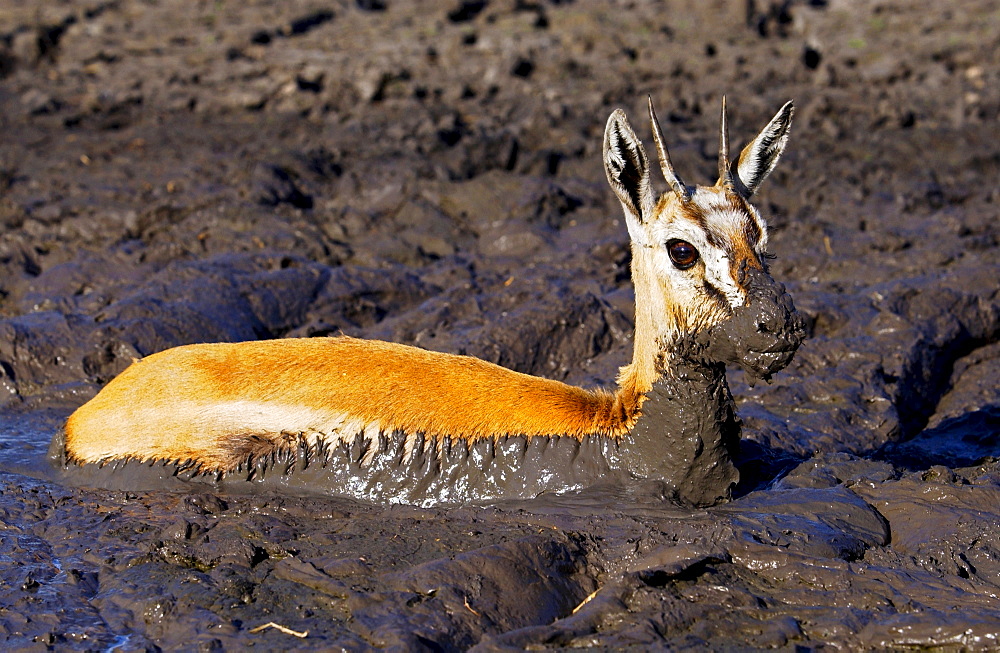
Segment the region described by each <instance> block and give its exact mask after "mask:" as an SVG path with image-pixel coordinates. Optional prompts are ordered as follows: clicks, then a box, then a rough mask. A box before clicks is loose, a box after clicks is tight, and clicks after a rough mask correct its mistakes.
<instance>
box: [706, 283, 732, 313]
mask: <svg viewBox="0 0 1000 653" xmlns="http://www.w3.org/2000/svg"><path fill="white" fill-rule="evenodd" d="M702 287H703V288H704V289H705V294H706V295H707V296H708V297H709V298H710V299H711V300H712V301H714V302H715V303H717V304H720V305H721V306H724V307H726V308H727V309H728V308H730V306H729V300H728V299H727V298H726V295H725V293H723V292H722V291H721V290H719V289H718V288H716V287H715V286H713V285H712V284H711V283H709V281H708V280H707V279H706V280H704V281H703V282H702Z"/></svg>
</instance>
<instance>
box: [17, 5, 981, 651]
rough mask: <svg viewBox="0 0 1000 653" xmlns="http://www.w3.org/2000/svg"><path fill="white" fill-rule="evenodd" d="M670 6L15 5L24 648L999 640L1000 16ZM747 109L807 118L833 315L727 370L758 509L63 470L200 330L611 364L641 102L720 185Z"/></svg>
mask: <svg viewBox="0 0 1000 653" xmlns="http://www.w3.org/2000/svg"><path fill="white" fill-rule="evenodd" d="M637 4H638V5H639V6H634V7H626V6H624V5H621V6H619V5H617V4H609V5H607V6H600V7H599V6H597V5H595V4H591V3H548V2H541V3H516V2H513V0H511V1H509V2H504V1H501V0H491V1H490V2H486V3H473V2H459V1H458V0H456V1H455V2H453V3H450V4H446V5H440V4H436V3H435V4H428V5H427V6H426V7H417V6H416V4H414V5H410V3H397V2H392V1H391V0H390V1H386V2H381V3H379V2H351V3H347V2H344V3H337V2H334V3H328V4H322V5H316V4H310V3H305V2H304V3H299V4H293V5H287V6H285V8H283V9H281V10H277V9H273V8H271V7H270V5H269V4H268V3H254V2H247V3H240V5H239V6H229V5H228V4H227V3H221V4H220V3H215V4H212V5H206V6H205V7H200V8H196V9H193V8H191V7H190V5H188V4H185V8H184V9H183V10H180V9H178V8H177V7H175V6H173V4H172V3H170V2H165V3H160V4H159V5H156V6H150V5H148V4H142V5H141V6H139V5H138V4H133V3H130V2H123V3H117V4H98V3H85V2H80V3H60V4H59V5H55V6H53V7H48V6H46V7H45V8H44V9H42V10H38V9H36V8H33V7H32V8H23V7H21V6H19V5H14V4H12V3H7V5H5V6H3V7H2V11H0V37H2V38H0V125H2V132H3V134H4V137H3V139H2V140H0V470H2V471H0V487H2V488H3V489H2V491H0V528H2V534H0V549H2V550H0V578H2V582H0V641H2V642H3V646H4V648H5V649H11V650H27V649H31V650H40V649H44V648H53V649H56V650H90V649H112V648H114V649H116V650H137V649H152V648H154V647H160V648H164V649H174V648H181V649H204V650H219V649H227V650H240V649H243V648H245V647H247V646H249V645H251V644H252V645H254V646H262V647H266V648H281V649H303V650H316V649H324V648H334V647H342V648H347V649H351V650H365V649H369V648H372V647H397V648H407V649H419V648H439V649H441V648H443V649H446V650H450V649H466V648H473V647H478V648H479V649H480V650H500V649H505V650H509V649H513V648H525V647H532V648H538V647H552V648H561V647H575V646H585V645H592V646H601V647H606V648H621V647H624V646H629V645H631V646H636V647H640V648H650V647H669V648H673V649H685V648H703V647H704V646H706V644H711V645H713V646H715V647H740V648H745V647H776V648H781V649H791V648H794V647H796V646H800V645H804V646H819V645H822V644H831V645H838V646H841V647H844V648H858V647H870V648H878V647H903V646H942V647H956V648H957V647H966V648H970V649H987V648H993V647H995V646H996V641H997V637H998V636H1000V626H998V624H1000V602H998V601H997V599H996V598H995V597H996V595H997V592H998V588H997V580H996V579H997V578H1000V569H998V565H997V560H1000V535H998V533H1000V508H998V506H1000V496H998V493H1000V463H998V462H997V461H998V458H1000V417H998V415H1000V390H998V388H1000V382H998V381H1000V344H998V343H1000V297H998V282H997V279H998V278H1000V265H998V263H1000V261H998V258H1000V257H998V248H997V244H998V240H1000V236H998V229H1000V227H998V224H1000V222H998V220H997V208H996V207H997V204H998V201H1000V195H998V192H997V190H996V188H995V186H996V184H995V183H994V182H995V180H996V179H997V177H998V172H1000V146H998V145H997V144H996V138H995V136H996V126H997V118H998V111H1000V95H998V94H1000V90H998V89H1000V84H998V77H1000V62H998V57H1000V54H998V53H1000V47H998V45H1000V44H998V43H997V39H998V37H997V34H1000V30H998V29H997V27H998V21H1000V17H998V15H997V13H996V7H994V6H993V4H992V3H990V2H986V1H985V0H983V1H981V2H980V1H975V0H969V1H967V2H961V3H952V5H950V6H949V12H950V13H949V15H948V16H947V17H946V19H942V18H943V17H942V16H938V15H927V12H924V11H922V10H921V9H920V8H919V7H916V6H915V7H912V8H911V7H908V6H905V5H904V6H894V7H892V8H889V7H887V6H883V5H881V4H879V3H874V2H870V3H869V2H860V3H850V4H848V3H843V2H828V3H805V2H803V3H795V2H792V3H763V2H756V3H747V4H746V6H743V5H736V4H733V3H729V4H726V5H720V6H719V7H715V6H708V5H706V6H704V7H701V6H699V7H696V8H692V7H681V6H679V5H676V6H675V5H673V4H671V3H667V4H664V5H662V6H661V5H654V4H649V5H645V4H641V3H637ZM165 17H169V20H165ZM723 93H726V94H728V97H729V105H730V111H731V122H732V124H731V134H732V137H733V139H734V140H740V139H741V138H746V137H747V136H749V135H750V134H751V132H753V131H754V130H755V129H756V128H759V126H760V125H761V124H762V123H763V121H765V120H766V119H767V118H768V117H770V116H771V115H773V112H774V111H775V110H776V109H777V108H778V107H780V106H781V105H782V103H783V102H784V101H786V100H787V99H789V98H794V99H795V101H796V106H797V114H796V118H795V122H794V124H793V127H792V136H791V144H790V146H789V150H788V152H787V153H786V155H785V157H784V158H783V160H782V162H781V163H780V164H779V166H778V169H777V170H776V172H775V173H774V175H772V177H771V178H769V179H768V180H767V182H765V184H764V187H763V188H762V190H761V193H760V196H759V197H757V198H756V199H757V201H758V204H759V206H760V207H761V209H762V212H763V213H764V215H765V217H766V218H767V219H768V221H769V223H770V224H771V235H770V249H771V250H772V252H773V253H774V254H776V255H777V259H775V260H774V261H773V262H772V273H773V275H774V276H775V278H777V279H778V280H779V281H782V282H783V283H785V284H786V286H787V287H788V290H789V292H790V293H791V295H792V296H793V297H794V299H795V304H796V307H797V308H798V309H799V311H800V312H801V313H803V315H804V316H805V318H806V329H807V331H808V333H809V336H810V337H809V339H808V340H806V341H805V343H804V344H803V345H802V347H801V348H800V349H799V351H798V352H797V354H796V356H795V359H794V360H793V361H792V363H791V365H790V366H789V367H788V368H787V369H785V370H784V371H782V372H779V373H778V374H775V375H774V378H773V380H772V383H771V384H764V383H756V384H754V385H753V386H752V387H751V386H750V384H749V383H747V381H748V379H747V378H745V377H744V375H743V373H742V372H739V371H730V373H729V384H730V386H731V388H732V392H733V395H734V397H735V400H736V403H737V410H738V412H739V415H740V417H741V419H742V420H743V439H742V442H741V446H740V452H739V455H738V456H737V458H736V460H735V463H736V466H737V467H738V469H739V472H740V484H739V486H737V488H736V491H735V495H736V496H735V499H734V500H733V501H732V502H730V503H728V504H725V505H723V506H718V507H713V508H710V509H706V510H699V511H692V510H690V509H684V508H681V507H679V506H677V505H675V504H673V503H672V502H671V501H670V500H669V499H668V498H666V494H668V493H665V492H664V491H663V488H662V487H658V486H656V484H651V485H643V484H639V485H609V486H597V487H592V488H589V489H587V490H584V491H580V492H576V493H570V494H565V495H556V496H543V497H541V498H539V499H535V500H531V501H520V502H511V501H508V502H501V503H493V504H480V505H466V506H459V507H436V508H417V507H412V506H404V505H394V506H385V505H377V504H372V503H365V502H359V501H350V500H346V499H336V498H330V497H316V496H301V495H299V494H297V493H295V492H289V491H280V492H278V491H276V489H274V488H260V489H259V490H256V491H255V492H251V493H243V492H232V491H229V490H227V489H225V488H221V489H220V488H214V487H204V486H192V485H191V484H190V483H182V482H177V483H175V484H174V485H175V487H173V488H169V491H164V490H162V489H161V490H157V491H144V490H138V489H129V488H121V489H117V490H97V489H87V488H79V487H72V486H69V485H66V484H64V483H62V482H60V481H59V479H57V478H55V477H54V476H53V472H51V471H50V468H49V467H48V466H47V464H46V462H45V452H46V449H47V447H48V443H49V440H50V438H51V437H52V435H53V433H55V431H56V430H57V429H58V425H59V423H60V422H61V420H62V419H64V417H65V416H66V415H67V414H68V413H69V412H71V411H72V409H73V408H74V407H75V406H77V405H79V404H81V403H82V402H84V401H85V400H86V399H87V398H89V397H90V396H93V394H94V393H95V392H96V390H97V389H98V388H99V387H100V386H101V385H102V384H103V383H105V382H107V380H109V379H110V378H112V377H113V376H114V375H115V374H116V373H117V372H119V371H121V370H122V369H123V368H124V367H125V366H126V365H127V364H128V363H129V362H130V360H131V358H132V357H137V356H144V355H148V354H150V353H152V352H154V351H157V350H160V349H163V348H166V347H169V346H174V345H177V344H181V343H185V342H201V341H236V340H246V339H255V338H265V337H282V336H289V335H296V336H309V335H321V334H335V333H339V332H344V333H348V334H350V335H356V336H363V337H375V338H382V339H387V340H393V341H397V342H405V343H409V344H416V345H419V346H423V347H427V348H431V349H438V350H442V351H451V352H458V353H469V354H474V355H476V356H480V357H482V358H485V359H488V360H491V361H494V362H498V363H500V364H503V365H506V366H509V367H513V368H515V369H518V370H520V371H525V372H530V373H534V374H541V375H544V376H549V377H552V378H557V379H560V380H566V381H569V382H572V383H578V384H583V385H595V384H607V383H610V382H611V381H612V380H613V378H614V375H615V373H616V370H617V367H618V366H619V365H621V364H623V363H625V362H626V361H627V359H628V356H629V352H630V332H631V327H632V313H631V310H632V309H631V303H632V298H631V288H630V284H629V281H628V262H629V261H628V248H627V242H628V241H627V235H626V234H625V231H624V224H623V223H622V220H621V218H620V214H619V208H618V207H617V206H616V202H615V201H614V199H613V195H612V194H611V193H610V192H609V191H608V190H607V188H606V182H605V181H604V179H603V170H602V169H601V165H600V134H601V131H602V129H603V124H604V121H605V119H606V118H607V116H608V114H609V113H610V112H611V110H612V109H613V108H615V107H622V108H624V109H625V110H626V111H627V112H628V113H629V115H630V116H631V117H632V119H633V124H634V125H636V127H637V129H639V130H640V132H641V128H640V125H642V124H643V122H642V118H641V116H642V115H643V113H642V110H643V107H644V104H645V95H646V94H652V95H653V97H654V99H655V100H656V101H657V106H658V107H662V108H661V109H660V111H659V113H660V114H661V115H660V117H661V121H662V122H663V123H664V130H665V132H666V137H667V139H668V142H669V145H670V148H671V155H672V158H673V160H674V164H675V166H676V167H677V168H678V170H679V172H680V173H681V175H682V176H683V177H684V178H685V179H688V180H689V181H694V180H697V181H699V182H702V183H704V182H706V181H711V180H712V179H714V177H713V175H712V173H713V171H714V169H715V160H714V157H715V152H716V150H715V144H716V132H715V119H716V118H715V116H716V113H715V112H716V108H717V106H718V100H719V97H720V96H721V95H722V94H723ZM647 142H648V141H647ZM658 183H660V184H662V182H658ZM662 188H663V186H661V189H662ZM174 480H176V479H174ZM595 592H596V593H595ZM588 597H589V600H587V599H588ZM720 607H721V608H722V609H720ZM577 608H579V609H577ZM268 622H275V623H278V624H280V625H282V626H285V627H287V628H288V629H291V630H294V631H297V632H300V633H302V632H306V631H308V634H307V635H306V636H305V637H304V638H299V637H297V636H296V635H294V634H289V633H287V632H282V631H281V630H278V629H275V628H268V629H265V630H263V631H259V632H251V631H252V630H253V629H254V628H255V627H257V626H262V625H264V624H267V623H268Z"/></svg>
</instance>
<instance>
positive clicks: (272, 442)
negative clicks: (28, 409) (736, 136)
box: [52, 99, 802, 505]
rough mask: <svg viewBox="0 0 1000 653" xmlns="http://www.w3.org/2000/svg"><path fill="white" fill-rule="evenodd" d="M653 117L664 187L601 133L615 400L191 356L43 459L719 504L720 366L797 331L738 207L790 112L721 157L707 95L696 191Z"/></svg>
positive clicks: (616, 137)
mask: <svg viewBox="0 0 1000 653" xmlns="http://www.w3.org/2000/svg"><path fill="white" fill-rule="evenodd" d="M649 116H650V120H651V122H652V129H653V137H654V141H655V144H656V150H657V153H658V155H659V160H660V167H661V169H662V171H663V174H664V176H665V177H666V180H667V183H668V184H669V186H670V190H669V191H668V192H667V193H665V194H663V195H662V196H659V197H657V196H656V195H655V194H654V193H653V190H652V188H651V185H650V178H649V165H648V160H647V157H646V153H645V150H644V149H643V146H642V144H641V142H640V141H639V139H638V138H636V135H635V133H634V132H633V131H632V128H631V127H630V125H629V123H628V121H627V119H626V118H625V114H624V113H623V112H622V111H621V110H616V111H615V112H614V113H612V114H611V117H610V118H609V120H608V124H607V129H606V131H605V136H604V166H605V170H606V172H607V177H608V181H609V183H610V184H611V188H612V189H613V190H614V192H615V194H616V195H617V196H618V199H619V200H620V201H621V205H622V207H623V209H624V211H625V218H626V222H627V225H628V233H629V236H630V238H631V241H632V278H633V282H634V285H635V297H636V314H635V339H634V354H633V358H632V362H631V363H630V364H629V365H626V366H625V367H623V368H622V369H621V372H620V374H619V378H618V387H617V389H615V390H614V391H606V390H585V389H581V388H577V387H573V386H569V385H566V384H563V383H560V382H558V381H552V380H548V379H543V378H539V377H534V376H529V375H526V374H521V373H518V372H514V371H511V370H508V369H504V368H502V367H499V366H497V365H494V364H491V363H487V362H484V361H482V360H478V359H475V358H471V357H466V356H457V355H451V354H443V353H437V352H431V351H425V350H421V349H417V348H415V347H409V346H404V345H398V344H392V343H387V342H378V341H367V340H358V339H354V338H348V337H333V338H307V339H285V340H271V341H258V342H243V343H218V344H198V345H188V346H183V347H177V348H175V349H170V350H167V351H163V352H160V353H157V354H154V355H152V356H149V357H148V358H146V359H144V360H141V361H138V362H135V363H133V364H132V365H131V366H130V367H129V368H128V369H126V370H125V371H124V372H122V373H121V374H120V375H119V376H118V377H117V378H115V379H114V380H113V381H111V382H110V383H109V384H108V385H107V386H106V387H105V388H104V389H103V390H102V391H101V392H100V393H99V394H98V395H97V396H96V397H94V398H93V399H92V400H90V401H89V402H87V403H86V404H85V405H83V406H82V407H80V408H79V409H78V410H77V411H76V412H75V413H73V415H72V416H70V418H69V420H68V421H67V422H66V424H65V428H64V430H63V432H62V433H61V434H60V435H59V436H57V438H56V440H55V441H54V442H53V449H52V451H53V455H54V457H55V458H56V459H59V460H62V461H63V462H64V463H76V464H85V463H98V464H100V465H104V464H105V463H115V465H113V466H112V469H114V468H115V467H116V466H121V465H124V463H125V461H130V460H131V461H147V462H148V461H164V462H167V463H170V464H176V466H175V467H174V469H175V471H176V470H177V469H182V470H183V469H193V470H195V471H197V472H199V473H197V474H191V476H193V477H194V479H198V478H200V479H202V480H203V481H204V479H206V478H207V479H209V481H206V482H213V483H232V482H234V479H238V478H239V477H240V476H242V479H243V480H244V481H245V480H247V478H248V476H249V477H250V478H253V477H254V476H255V475H256V476H257V477H258V478H259V476H260V475H261V474H263V473H264V472H268V473H269V474H270V475H271V476H275V475H277V476H281V477H282V478H284V479H286V480H284V481H282V484H286V485H287V484H288V479H289V478H294V477H295V476H303V477H305V478H308V479H309V480H307V481H304V482H303V483H304V485H305V486H309V485H312V484H314V483H321V484H322V485H323V486H324V487H325V488H326V489H327V491H328V492H329V493H333V494H348V495H353V496H357V497H362V498H370V499H374V500H382V501H406V502H415V503H425V504H427V503H434V502H436V501H461V500H468V499H473V500H474V499H483V500H485V499H493V498H500V497H530V496H535V495H537V494H539V493H541V492H545V491H564V490H568V489H573V488H578V487H582V486H586V485H593V484H596V483H601V482H609V481H610V482H618V481H627V480H629V479H636V478H642V479H653V480H655V481H659V482H661V483H662V484H663V485H664V486H665V487H666V490H667V491H668V493H669V494H671V495H672V496H674V497H676V498H678V499H680V500H683V501H686V502H688V503H692V504H696V505H707V504H712V503H716V502H718V501H720V500H724V499H726V498H727V497H728V496H729V494H730V492H731V489H732V486H733V485H734V484H735V482H736V481H737V479H738V474H737V472H736V469H735V467H734V466H733V464H732V462H731V460H730V453H731V451H732V450H733V449H734V448H735V447H736V446H737V444H738V440H739V420H738V419H737V418H736V416H735V412H734V408H733V402H732V397H731V395H730V393H729V389H728V386H727V385H726V380H725V363H727V362H728V363H734V364H739V365H740V366H742V367H743V368H744V369H745V370H746V372H747V373H748V375H750V378H751V379H753V378H755V377H758V376H760V377H764V378H767V377H768V376H769V375H770V374H772V373H773V372H775V371H777V370H779V369H781V368H783V367H784V366H785V365H787V363H788V362H789V361H790V360H791V357H792V355H793V354H794V352H795V350H796V348H797V347H798V345H799V343H800V342H801V339H802V325H801V321H800V320H799V318H798V316H797V315H796V314H795V310H794V308H793V307H792V304H791V300H790V298H789V297H788V295H787V294H785V292H784V288H783V287H782V286H781V285H780V284H777V283H776V282H774V280H773V279H771V277H770V276H769V274H768V272H767V266H766V262H765V257H766V254H765V246H766V244H767V228H766V224H765V223H764V220H763V219H762V218H761V217H760V215H759V213H758V212H757V210H756V209H754V208H753V207H752V206H751V205H750V204H749V202H748V198H749V197H750V196H751V195H752V194H753V193H754V192H755V191H756V190H757V188H758V187H759V186H760V184H761V182H762V181H763V180H764V178H765V177H766V176H767V175H768V174H769V173H770V172H771V170H772V169H773V168H774V166H775V164H776V162H777V160H778V157H779V156H780V154H781V153H782V151H783V150H784V148H785V144H786V141H787V137H788V131H789V126H790V122H791V117H792V105H791V103H790V102H789V103H788V104H786V105H785V106H784V107H782V108H781V110H780V111H778V113H777V115H775V117H774V118H773V119H772V120H771V121H770V123H768V125H767V126H766V127H764V129H763V130H762V131H761V132H760V133H759V134H758V135H757V136H756V138H754V139H753V140H752V141H751V142H750V143H749V144H748V145H747V146H746V148H745V149H744V150H743V151H742V153H741V154H740V157H739V159H738V160H737V161H736V162H734V163H732V164H730V160H729V152H728V150H729V146H728V136H727V131H728V130H727V126H726V108H725V99H723V103H722V121H721V127H720V151H719V179H718V181H717V182H716V184H715V185H714V186H711V187H704V186H693V187H692V186H687V185H686V184H684V182H682V181H681V179H680V178H679V177H678V175H677V174H676V172H675V171H674V168H673V166H672V165H671V162H670V158H669V156H668V153H667V148H666V145H665V143H664V139H663V135H662V133H661V129H660V126H659V123H658V121H657V119H656V114H655V112H654V111H653V105H652V101H651V100H650V103H649ZM313 463H315V464H313ZM84 466H85V467H87V465H84ZM275 467H278V468H280V469H279V470H278V472H273V471H272V470H273V469H274V468H275ZM293 470H294V473H293ZM201 472H210V473H209V474H200V473H201ZM292 484H293V485H294V483H292Z"/></svg>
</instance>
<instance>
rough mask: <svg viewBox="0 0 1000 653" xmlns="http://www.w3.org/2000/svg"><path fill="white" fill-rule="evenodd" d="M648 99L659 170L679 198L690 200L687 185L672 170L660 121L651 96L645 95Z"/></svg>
mask: <svg viewBox="0 0 1000 653" xmlns="http://www.w3.org/2000/svg"><path fill="white" fill-rule="evenodd" d="M646 97H647V99H648V100H649V122H650V123H651V124H652V127H653V140H654V141H655V142H656V154H657V156H658V157H659V159H660V170H661V171H662V172H663V177H664V178H665V179H666V180H667V183H668V184H670V188H671V189H672V190H673V191H674V192H675V193H677V196H678V197H679V198H681V200H683V201H685V202H688V201H690V200H691V193H689V192H688V189H687V186H685V185H684V182H683V181H681V178H680V177H678V176H677V172H675V171H674V166H673V164H672V163H671V162H670V154H669V153H668V152H667V144H666V143H665V142H664V140H663V130H662V129H660V121H659V120H657V119H656V111H654V110H653V98H652V97H651V96H646Z"/></svg>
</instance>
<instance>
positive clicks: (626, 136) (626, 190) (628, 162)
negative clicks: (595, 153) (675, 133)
mask: <svg viewBox="0 0 1000 653" xmlns="http://www.w3.org/2000/svg"><path fill="white" fill-rule="evenodd" d="M604 171H605V172H606V173H607V175H608V183H609V184H610V185H611V190H613V191H615V195H617V196H618V200H619V201H620V202H621V203H622V208H623V209H624V210H625V219H626V222H627V223H628V227H629V234H630V235H631V236H632V238H633V239H634V238H636V236H638V233H637V231H636V228H637V227H638V226H639V225H641V224H642V223H643V222H645V221H646V220H648V219H649V216H650V215H652V213H653V209H654V208H655V207H656V200H655V199H653V193H652V191H651V190H650V188H649V160H648V159H647V158H646V151H645V150H644V149H643V148H642V143H641V142H640V141H639V139H638V138H636V136H635V132H634V131H632V127H631V126H630V125H629V124H628V119H627V118H626V117H625V112H624V111H622V110H621V109H615V111H614V112H613V113H612V114H611V117H610V118H608V126H607V128H606V129H605V130H604Z"/></svg>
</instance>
